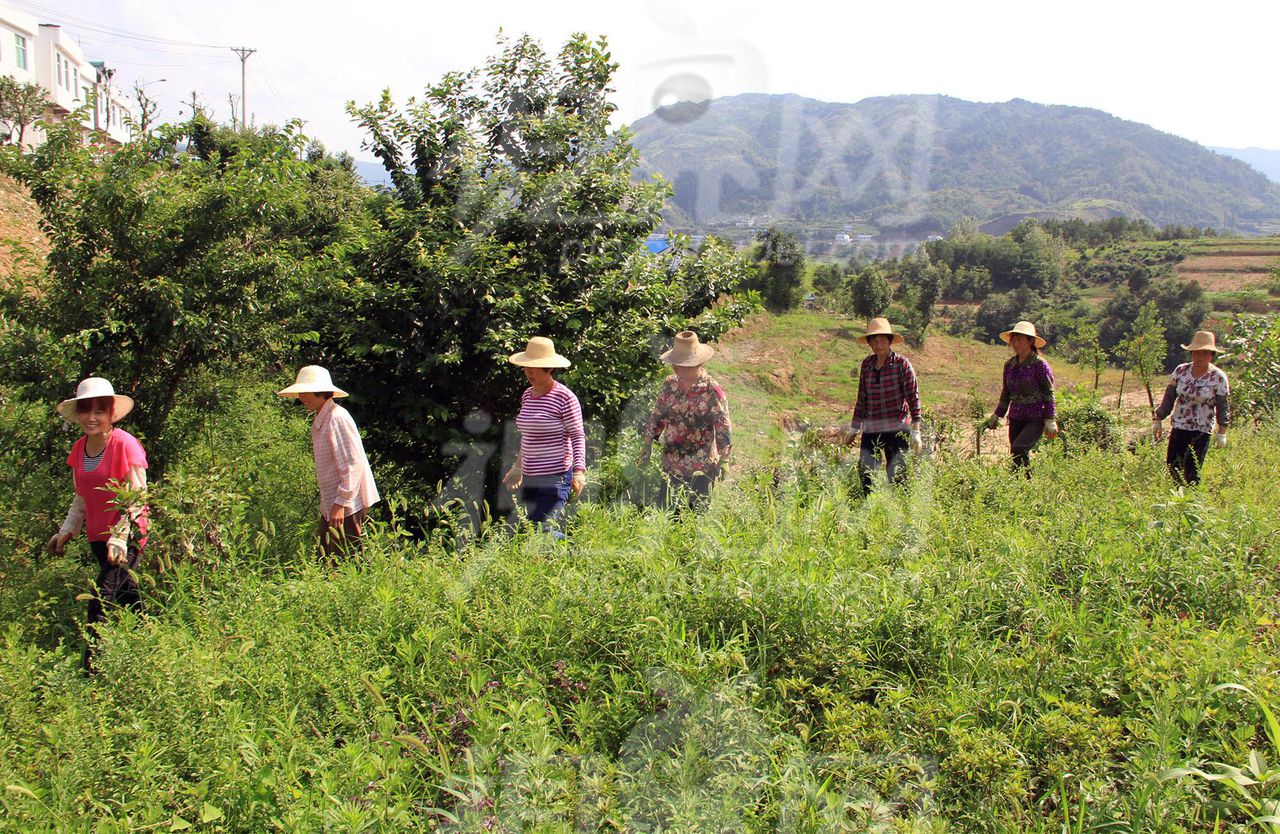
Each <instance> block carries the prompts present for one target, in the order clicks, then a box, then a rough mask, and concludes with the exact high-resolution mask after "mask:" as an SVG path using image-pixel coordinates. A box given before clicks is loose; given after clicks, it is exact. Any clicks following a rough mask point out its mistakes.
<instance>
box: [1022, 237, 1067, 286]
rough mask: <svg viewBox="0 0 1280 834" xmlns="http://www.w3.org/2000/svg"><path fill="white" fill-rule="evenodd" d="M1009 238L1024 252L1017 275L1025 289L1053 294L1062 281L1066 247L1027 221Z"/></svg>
mask: <svg viewBox="0 0 1280 834" xmlns="http://www.w3.org/2000/svg"><path fill="white" fill-rule="evenodd" d="M1009 236H1010V237H1011V238H1012V239H1013V240H1014V242H1016V243H1017V244H1018V246H1019V247H1020V249H1021V252H1020V255H1019V258H1018V274H1019V278H1020V283H1021V285H1022V286H1026V287H1029V288H1030V289H1033V290H1040V291H1041V292H1053V291H1054V290H1055V289H1057V286H1058V281H1059V280H1061V278H1062V270H1063V265H1064V263H1065V252H1066V250H1065V246H1064V245H1063V243H1062V241H1060V240H1058V239H1057V238H1055V237H1054V236H1053V235H1051V234H1049V233H1048V232H1046V231H1045V230H1044V229H1043V228H1042V227H1041V226H1040V224H1039V223H1036V222H1035V221H1034V220H1024V221H1022V222H1021V223H1019V224H1018V226H1017V227H1016V228H1014V230H1013V231H1012V232H1010V233H1009Z"/></svg>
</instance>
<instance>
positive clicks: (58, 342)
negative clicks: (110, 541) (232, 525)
mask: <svg viewBox="0 0 1280 834" xmlns="http://www.w3.org/2000/svg"><path fill="white" fill-rule="evenodd" d="M183 143H186V149H185V150H182V149H180V148H181V147H182V144H183ZM301 150H302V139H301V137H300V136H299V135H298V133H297V126H296V125H291V126H289V127H286V128H285V129H284V130H282V131H275V130H271V129H264V130H263V131H261V132H258V133H251V132H235V133H233V132H230V131H226V130H223V129H220V128H217V127H214V126H213V125H210V124H209V123H207V122H205V121H203V120H202V119H197V120H196V121H194V122H191V123H190V124H186V125H178V126H173V125H170V126H165V127H162V128H160V129H159V130H157V131H156V132H155V134H154V135H153V136H144V137H141V138H140V139H138V140H137V141H135V142H132V143H129V144H127V145H124V146H122V147H120V148H118V149H116V150H114V151H113V152H111V153H104V152H102V151H100V150H97V149H95V148H92V147H86V146H84V145H83V143H82V142H81V134H80V127H79V125H78V124H77V123H76V122H75V120H74V119H72V120H68V121H66V122H65V123H62V124H60V125H56V126H51V127H50V128H49V136H48V140H47V141H46V142H45V143H44V144H43V145H42V146H41V147H39V148H38V149H36V150H35V151H34V152H33V153H31V154H30V155H27V156H23V155H20V154H18V153H16V152H15V151H12V150H6V151H5V156H4V157H3V167H4V169H5V171H6V172H8V173H9V174H11V175H12V176H14V177H16V178H17V179H18V180H20V181H21V182H23V183H24V184H25V185H26V186H27V187H28V188H29V189H30V190H31V195H32V197H33V198H34V199H35V201H36V203H37V204H38V205H39V206H40V210H41V214H42V217H43V227H44V229H45V232H46V234H47V235H48V237H49V240H50V244H51V250H50V252H49V256H48V267H47V276H45V278H44V279H43V280H41V281H40V282H39V283H37V284H36V286H35V287H30V288H24V291H21V292H14V293H13V294H12V296H11V297H10V298H9V299H8V304H7V305H6V306H8V308H9V311H8V313H7V316H8V317H10V319H11V321H12V322H13V323H14V332H13V333H12V334H11V335H12V336H13V337H14V340H13V341H12V342H11V344H12V345H14V346H15V348H16V349H18V350H19V351H20V354H19V356H15V357H10V359H9V363H10V370H12V371H16V372H17V373H15V374H14V375H12V376H10V377H9V378H10V379H11V380H14V381H16V382H20V383H23V384H25V385H27V386H28V392H29V395H30V396H31V397H32V398H33V399H36V400H39V401H41V402H46V403H47V402H50V401H54V400H57V399H61V398H62V397H64V396H66V395H67V393H68V392H69V391H70V390H72V387H73V386H74V384H75V382H76V381H77V380H79V379H82V378H84V377H86V376H90V375H99V376H105V377H107V378H108V379H110V380H111V381H112V382H113V383H114V384H115V385H116V389H117V390H118V391H121V392H124V393H128V394H130V395H131V396H133V397H134V399H135V400H137V402H138V408H137V410H136V412H135V415H136V416H135V417H134V418H133V419H132V422H131V427H136V429H137V432H138V433H139V434H140V435H142V436H144V437H145V439H146V440H147V442H148V448H149V450H150V451H151V453H152V455H153V456H154V457H153V460H154V461H155V462H156V463H157V464H158V465H160V466H161V467H163V464H164V462H165V461H166V460H167V459H168V458H169V457H170V455H171V453H172V451H173V450H174V449H175V448H177V447H178V446H180V445H181V444H182V442H184V439H183V438H179V437H177V436H174V435H173V433H172V432H171V431H170V430H169V429H170V426H169V418H170V415H171V413H172V411H173V410H174V408H175V407H176V405H177V404H178V403H179V402H180V401H181V400H183V399H186V398H196V397H200V396H202V395H203V394H204V393H207V392H203V391H200V390H199V389H197V388H196V387H195V386H194V385H193V382H194V381H195V380H196V379H197V378H198V377H199V376H200V372H201V370H202V369H205V368H211V367H217V368H221V369H227V368H234V367H237V366H241V367H243V366H245V365H252V366H258V365H259V364H260V363H265V362H270V361H272V360H273V359H277V358H283V357H289V356H291V355H292V354H293V352H294V351H295V350H296V349H297V347H298V346H299V345H300V344H302V343H303V342H305V341H307V340H308V339H314V338H316V333H315V321H314V314H311V315H308V314H304V313H303V309H302V308H303V307H304V302H305V301H307V299H308V298H309V297H310V294H311V293H315V294H316V295H322V294H323V292H324V290H323V288H324V287H326V286H328V285H329V284H330V282H332V281H333V280H334V279H335V277H336V276H339V275H341V274H343V273H344V271H345V269H346V266H345V264H344V263H343V259H344V256H345V253H346V250H347V248H348V247H350V246H351V245H352V244H353V243H354V242H355V241H356V240H358V239H359V236H360V225H361V221H360V217H361V207H360V204H359V185H358V183H357V182H356V180H355V178H354V175H352V174H351V173H350V172H343V171H333V170H325V169H321V168H319V167H318V166H316V165H314V164H309V163H306V162H304V161H302V160H301V159H299V155H300V153H301Z"/></svg>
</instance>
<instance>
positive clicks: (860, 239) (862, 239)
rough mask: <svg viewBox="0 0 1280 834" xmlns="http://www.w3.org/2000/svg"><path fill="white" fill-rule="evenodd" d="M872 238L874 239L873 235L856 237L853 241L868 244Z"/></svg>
mask: <svg viewBox="0 0 1280 834" xmlns="http://www.w3.org/2000/svg"><path fill="white" fill-rule="evenodd" d="M873 237H875V235H858V236H857V237H855V238H854V240H856V241H857V242H858V243H870V242H871V239H872V238H873Z"/></svg>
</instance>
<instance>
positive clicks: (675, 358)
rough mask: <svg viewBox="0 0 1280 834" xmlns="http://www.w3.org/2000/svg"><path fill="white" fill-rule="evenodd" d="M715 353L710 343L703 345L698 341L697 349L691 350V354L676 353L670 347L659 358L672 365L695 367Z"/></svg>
mask: <svg viewBox="0 0 1280 834" xmlns="http://www.w3.org/2000/svg"><path fill="white" fill-rule="evenodd" d="M715 355H716V351H715V348H713V347H711V345H704V344H701V343H699V344H698V348H697V350H695V351H693V353H691V354H690V353H684V354H678V353H676V349H675V348H672V349H671V350H669V351H667V352H666V353H664V354H662V356H661V357H659V358H660V359H662V361H663V362H666V363H667V364H668V365H673V366H677V367H681V368H696V367H698V366H699V365H702V364H704V363H705V362H706V361H707V360H708V359H710V358H711V357H713V356H715Z"/></svg>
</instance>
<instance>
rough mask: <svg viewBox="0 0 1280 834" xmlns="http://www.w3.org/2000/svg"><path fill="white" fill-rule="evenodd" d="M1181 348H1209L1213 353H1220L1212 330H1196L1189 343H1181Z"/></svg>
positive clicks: (1216, 338)
mask: <svg viewBox="0 0 1280 834" xmlns="http://www.w3.org/2000/svg"><path fill="white" fill-rule="evenodd" d="M1182 349H1183V350H1211V351H1213V352H1214V353H1222V352H1223V350H1222V348H1220V347H1218V337H1217V336H1215V335H1213V331H1212V330H1197V331H1196V335H1194V336H1192V337H1191V344H1189V345H1183V346H1182Z"/></svg>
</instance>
